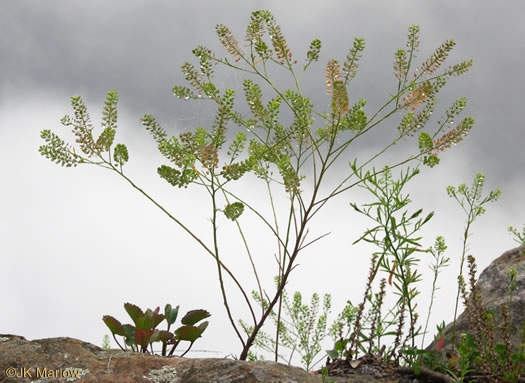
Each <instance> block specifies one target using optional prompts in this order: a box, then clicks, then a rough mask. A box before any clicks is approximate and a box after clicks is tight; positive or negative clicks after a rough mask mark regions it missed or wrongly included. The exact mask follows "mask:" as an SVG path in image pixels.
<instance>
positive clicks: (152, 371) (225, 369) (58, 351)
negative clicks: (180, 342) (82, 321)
mask: <svg viewBox="0 0 525 383" xmlns="http://www.w3.org/2000/svg"><path fill="white" fill-rule="evenodd" d="M24 375H25V378H26V379H21V378H23V377H24ZM21 381H32V382H33V383H44V382H64V381H68V382H78V383H94V382H97V383H200V382H202V383H241V382H242V383H259V382H260V383H263V382H264V383H278V382H279V383H320V382H322V378H321V377H320V376H319V375H314V374H309V373H307V372H306V371H304V370H302V369H300V368H297V367H291V366H286V365H283V364H279V363H274V362H269V361H265V362H262V361H261V362H245V361H236V360H231V359H186V358H177V357H174V358H166V357H160V356H154V355H148V354H141V353H132V352H123V351H120V350H110V351H106V350H103V349H101V348H99V347H97V346H94V345H92V344H89V343H85V342H82V341H80V340H76V339H71V338H49V339H39V340H33V341H27V340H26V339H25V338H23V337H20V336H14V335H0V382H1V383H11V382H13V383H15V382H21Z"/></svg>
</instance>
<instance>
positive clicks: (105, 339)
mask: <svg viewBox="0 0 525 383" xmlns="http://www.w3.org/2000/svg"><path fill="white" fill-rule="evenodd" d="M102 348H103V349H104V350H109V349H110V348H111V345H110V344H109V335H108V334H104V337H103V338H102Z"/></svg>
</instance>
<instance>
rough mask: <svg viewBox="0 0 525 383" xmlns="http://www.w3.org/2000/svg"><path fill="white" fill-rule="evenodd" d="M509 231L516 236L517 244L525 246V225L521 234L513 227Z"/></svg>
mask: <svg viewBox="0 0 525 383" xmlns="http://www.w3.org/2000/svg"><path fill="white" fill-rule="evenodd" d="M508 231H509V232H510V233H512V234H513V235H514V237H515V238H514V240H515V241H516V242H518V243H519V244H520V245H525V225H523V229H522V231H521V233H520V232H519V231H518V230H517V229H516V228H514V227H512V226H509V228H508Z"/></svg>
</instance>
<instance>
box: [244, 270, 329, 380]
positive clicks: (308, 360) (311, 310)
mask: <svg viewBox="0 0 525 383" xmlns="http://www.w3.org/2000/svg"><path fill="white" fill-rule="evenodd" d="M276 282H277V279H276ZM252 296H253V298H254V300H255V301H256V302H257V303H261V302H262V303H263V304H264V305H265V306H267V305H268V302H267V301H264V302H263V299H264V298H261V297H260V296H259V295H258V294H257V291H252ZM282 297H283V308H284V311H283V314H284V315H281V316H280V318H279V319H278V315H277V313H275V312H274V311H272V312H271V313H270V317H271V319H272V321H273V323H274V324H275V327H276V328H278V329H279V331H280V333H279V338H278V339H279V341H280V343H281V344H280V346H281V347H276V345H275V339H274V338H272V337H271V336H270V335H268V334H267V333H266V332H264V331H262V330H261V331H259V334H258V335H257V337H256V338H255V345H256V346H257V347H258V348H259V349H261V350H264V351H267V352H274V351H275V350H276V349H277V350H280V351H279V355H278V358H279V360H280V361H281V362H284V363H287V364H291V363H292V358H293V356H294V354H296V353H297V354H298V355H300V356H301V363H302V364H303V366H304V368H305V369H306V371H310V370H311V369H312V368H313V367H315V366H316V365H317V364H319V362H321V361H322V360H323V359H325V357H326V356H325V354H324V353H321V351H322V346H321V343H322V341H323V340H324V339H325V337H326V336H327V335H328V331H327V324H328V314H329V313H330V310H331V307H332V300H331V295H330V294H325V295H324V296H323V300H322V312H321V314H320V313H319V309H320V308H321V299H320V298H319V295H318V294H317V293H314V294H313V295H312V298H311V300H310V305H307V304H304V303H303V298H302V294H301V292H300V291H296V292H295V293H294V294H293V298H292V300H290V298H289V296H288V293H287V291H286V289H284V290H283V294H282ZM239 323H240V324H241V326H242V327H243V329H244V331H245V332H246V334H248V335H249V334H250V333H251V332H252V331H253V330H252V329H251V328H250V327H249V326H248V325H246V323H245V322H243V321H242V320H241V321H239ZM282 348H284V349H285V350H286V351H287V355H285V354H284V353H283V352H282ZM319 354H321V355H319ZM251 359H253V360H256V359H263V357H262V356H258V355H257V354H255V353H251Z"/></svg>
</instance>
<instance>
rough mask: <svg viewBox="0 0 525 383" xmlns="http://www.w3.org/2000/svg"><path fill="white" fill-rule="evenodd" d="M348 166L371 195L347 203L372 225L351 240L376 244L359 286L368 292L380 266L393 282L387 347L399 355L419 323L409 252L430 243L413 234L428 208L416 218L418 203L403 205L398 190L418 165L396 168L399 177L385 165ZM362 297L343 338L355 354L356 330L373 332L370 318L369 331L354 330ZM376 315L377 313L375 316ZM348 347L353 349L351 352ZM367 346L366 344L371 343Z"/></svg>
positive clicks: (414, 264) (413, 260) (439, 245)
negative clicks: (351, 328) (366, 274)
mask: <svg viewBox="0 0 525 383" xmlns="http://www.w3.org/2000/svg"><path fill="white" fill-rule="evenodd" d="M351 166H352V170H353V171H354V173H355V174H356V176H357V177H358V178H359V179H360V180H361V181H362V183H361V185H360V186H361V187H362V188H365V189H367V190H368V191H369V192H370V193H372V194H373V195H374V197H375V198H376V201H374V202H371V203H368V204H365V205H363V207H362V208H359V207H358V206H357V205H356V204H355V203H351V204H350V205H351V206H352V207H353V208H354V209H355V210H356V211H357V212H358V213H360V214H364V215H365V216H367V217H368V218H370V219H372V220H373V221H374V225H375V226H374V227H373V228H372V229H368V230H367V231H366V232H365V233H364V234H363V235H362V236H361V237H360V238H359V239H358V240H356V241H355V242H354V244H355V243H357V242H360V241H362V240H364V241H366V242H369V243H372V244H375V245H376V246H378V247H379V249H380V251H379V252H376V253H374V255H373V257H372V267H371V270H370V274H369V278H368V282H367V287H366V290H365V298H366V297H367V296H369V294H370V289H371V285H372V282H373V280H374V279H375V278H376V276H377V273H378V272H379V271H380V270H382V271H383V272H384V273H386V274H387V275H388V284H389V285H390V286H392V285H393V286H394V288H395V294H396V295H398V296H399V299H398V301H397V303H396V306H395V307H394V308H393V309H394V310H395V312H396V314H395V317H396V318H397V320H396V322H397V323H396V326H397V328H396V330H395V333H394V334H395V339H394V344H393V347H392V349H391V350H390V352H389V355H390V356H391V357H395V358H396V360H398V358H399V356H396V354H395V353H396V350H397V349H398V348H403V347H404V346H405V344H406V342H407V341H409V342H410V346H411V347H414V341H415V338H416V336H417V335H419V328H418V327H417V319H418V316H419V315H418V314H417V313H416V311H415V307H416V304H415V297H416V296H417V295H419V291H418V289H417V287H416V286H415V284H416V283H417V282H419V281H420V280H421V274H420V273H419V272H418V269H417V266H418V262H419V259H418V258H417V257H416V256H415V255H416V253H417V252H422V253H426V252H431V249H429V250H423V249H421V244H420V241H421V239H422V237H416V236H415V234H416V233H417V232H418V231H419V230H420V229H421V227H422V226H423V225H425V224H426V223H427V222H428V221H429V220H430V219H431V218H432V216H433V214H434V213H433V212H431V213H429V214H427V215H426V216H424V218H420V216H421V214H422V212H423V210H422V209H419V210H416V211H414V212H412V213H409V211H408V210H407V209H406V207H407V205H408V204H409V203H410V202H411V200H410V199H409V195H406V196H405V195H403V194H401V193H402V190H403V188H404V187H405V185H406V184H407V183H408V181H410V180H411V179H412V178H413V177H414V176H415V175H417V174H418V173H419V169H417V168H416V169H412V170H410V168H409V169H407V171H406V173H404V174H403V172H402V171H401V174H400V178H399V179H398V180H395V179H394V178H393V176H392V173H391V171H390V169H389V168H388V167H387V168H385V169H384V170H383V174H382V175H381V177H377V176H376V172H375V170H373V171H372V172H366V173H363V172H360V171H359V170H358V169H357V166H356V165H355V163H354V164H353V165H351ZM435 246H436V247H437V248H438V249H440V250H442V249H443V247H444V243H442V239H440V240H439V241H438V242H437V243H436V245H435ZM365 303H366V300H363V302H362V303H361V305H360V306H359V311H358V314H357V317H356V321H355V324H354V328H355V329H354V332H353V336H352V337H351V338H350V342H349V343H350V344H349V347H350V349H349V350H348V354H349V355H353V356H355V355H356V354H357V346H356V344H357V343H360V340H359V339H357V337H358V336H359V337H362V338H363V339H364V340H366V341H368V342H370V343H372V342H374V338H375V337H376V336H377V334H375V331H376V328H377V323H374V324H372V327H371V330H372V331H371V334H370V335H369V336H363V335H361V334H360V331H361V329H362V327H361V323H360V320H361V316H362V312H363V310H364V306H365ZM407 312H408V316H409V320H410V321H409V323H408V328H406V329H405V327H404V326H405V322H404V316H405V315H406V313H407ZM380 320H381V318H380V315H379V317H377V318H376V321H380ZM404 333H406V335H405V336H403V334H404ZM354 347H355V351H354V352H353V353H352V348H354ZM370 348H372V344H371V347H370Z"/></svg>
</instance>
